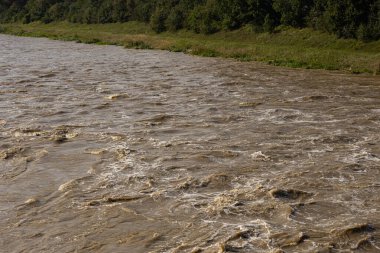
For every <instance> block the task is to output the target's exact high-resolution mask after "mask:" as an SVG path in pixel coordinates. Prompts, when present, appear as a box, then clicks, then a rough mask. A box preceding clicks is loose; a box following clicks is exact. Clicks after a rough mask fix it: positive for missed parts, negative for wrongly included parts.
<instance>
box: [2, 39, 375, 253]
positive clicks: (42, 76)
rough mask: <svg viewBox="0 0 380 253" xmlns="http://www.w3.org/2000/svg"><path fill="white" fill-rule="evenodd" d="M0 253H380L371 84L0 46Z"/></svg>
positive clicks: (101, 51) (109, 52)
mask: <svg viewBox="0 0 380 253" xmlns="http://www.w3.org/2000/svg"><path fill="white" fill-rule="evenodd" d="M0 252H20V253H21V252H28V253H29V252H36V253H37V252H38V253H39V252H67V253H68V252H112V253H118V252H120V253H125V252H127V253H140V252H144V253H145V252H168V253H175V252H189V253H190V252H192V253H214V252H215V253H222V252H247V253H248V252H259V253H261V252H263V253H267V252H268V253H281V252H286V253H296V252H320V253H323V252H380V79H379V77H372V76H354V75H347V74H342V73H339V72H325V71H316V70H294V69H286V68H279V67H272V66H266V65H264V64H260V63H241V62H236V61H232V60H223V59H217V58H199V57H193V56H189V55H184V54H182V53H171V52H166V51H154V50H127V49H124V48H121V47H116V46H98V45H85V44H77V43H74V42H59V41H51V40H47V39H37V38H22V37H13V36H7V35H0Z"/></svg>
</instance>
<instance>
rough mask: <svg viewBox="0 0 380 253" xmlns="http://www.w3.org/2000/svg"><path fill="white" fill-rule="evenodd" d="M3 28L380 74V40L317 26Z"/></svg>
mask: <svg viewBox="0 0 380 253" xmlns="http://www.w3.org/2000/svg"><path fill="white" fill-rule="evenodd" d="M0 32H1V33H6V34H12V35H19V36H33V37H48V38H51V39H58V40H71V41H77V42H82V43H97V44H112V45H120V46H124V47H127V48H138V49H162V50H170V51H175V52H184V53H188V54H192V55H200V56H206V57H224V58H234V59H237V60H241V61H261V62H266V63H268V64H271V65H277V66H286V67H293V68H309V69H325V70H341V71H346V72H351V73H371V74H377V75H379V74H380V41H374V42H368V43H366V42H362V41H357V40H352V39H337V38H336V37H335V36H334V35H329V34H326V33H321V32H318V31H313V30H311V29H293V28H289V29H282V30H281V31H278V32H276V33H273V34H268V33H255V32H254V31H252V30H251V29H250V28H249V27H245V28H243V29H240V30H236V31H230V32H219V33H216V34H212V35H202V34H194V33H192V32H188V31H179V32H176V33H169V32H165V33H161V34H156V33H154V32H153V31H152V30H151V29H150V27H149V26H148V25H146V24H143V23H138V22H128V23H122V24H120V23H115V24H90V25H89V24H72V23H67V22H59V23H50V24H42V23H31V24H0Z"/></svg>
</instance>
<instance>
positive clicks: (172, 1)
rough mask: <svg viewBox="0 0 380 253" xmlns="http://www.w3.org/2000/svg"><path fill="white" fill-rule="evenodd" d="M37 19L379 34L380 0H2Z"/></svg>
mask: <svg viewBox="0 0 380 253" xmlns="http://www.w3.org/2000/svg"><path fill="white" fill-rule="evenodd" d="M34 21H42V22H44V23H49V22H53V21H69V22H73V23H88V24H90V23H91V24H92V23H114V22H128V21H141V22H146V23H150V25H151V27H152V29H153V30H154V31H156V32H158V33H159V32H164V31H176V30H180V29H188V30H191V31H194V32H196V33H204V34H210V33H214V32H218V31H221V30H234V29H239V28H241V27H243V26H250V27H252V29H254V30H255V31H257V32H273V31H274V30H275V29H276V27H279V26H291V27H296V28H304V27H310V28H313V29H316V30H321V31H326V32H329V33H333V34H336V35H337V36H338V37H342V38H357V39H361V40H377V39H380V0H104V1H100V0H64V1H57V0H29V1H28V0H0V22H23V23H30V22H34Z"/></svg>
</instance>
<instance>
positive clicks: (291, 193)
mask: <svg viewBox="0 0 380 253" xmlns="http://www.w3.org/2000/svg"><path fill="white" fill-rule="evenodd" d="M269 194H270V195H271V196H272V197H273V198H275V199H287V200H304V199H307V198H309V197H311V196H313V194H312V193H309V192H304V191H299V190H294V189H288V190H282V189H272V190H271V191H269Z"/></svg>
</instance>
